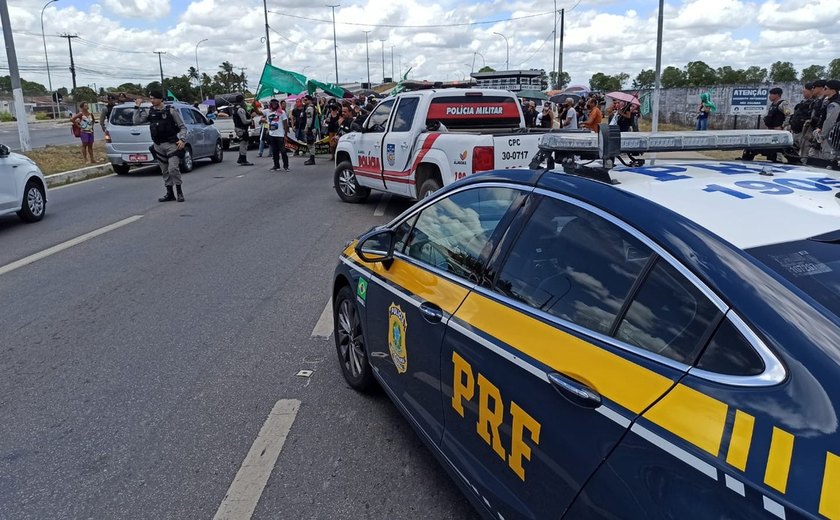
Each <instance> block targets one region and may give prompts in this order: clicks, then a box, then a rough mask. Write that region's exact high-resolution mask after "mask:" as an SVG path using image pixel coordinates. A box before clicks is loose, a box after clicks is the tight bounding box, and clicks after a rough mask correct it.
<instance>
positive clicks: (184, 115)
mask: <svg viewBox="0 0 840 520" xmlns="http://www.w3.org/2000/svg"><path fill="white" fill-rule="evenodd" d="M180 113H181V119H183V120H184V124H185V125H192V124H195V119H193V115H192V110H190V109H189V108H182V109H181V110H180Z"/></svg>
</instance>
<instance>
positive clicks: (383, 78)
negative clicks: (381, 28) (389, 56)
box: [379, 40, 393, 83]
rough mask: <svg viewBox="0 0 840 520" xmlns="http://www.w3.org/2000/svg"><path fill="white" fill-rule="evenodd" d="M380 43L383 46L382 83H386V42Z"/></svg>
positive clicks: (381, 41)
mask: <svg viewBox="0 0 840 520" xmlns="http://www.w3.org/2000/svg"><path fill="white" fill-rule="evenodd" d="M379 42H380V43H381V44H382V83H385V40H379ZM392 79H393V78H392Z"/></svg>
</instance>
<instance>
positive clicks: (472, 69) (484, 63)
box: [470, 51, 487, 73]
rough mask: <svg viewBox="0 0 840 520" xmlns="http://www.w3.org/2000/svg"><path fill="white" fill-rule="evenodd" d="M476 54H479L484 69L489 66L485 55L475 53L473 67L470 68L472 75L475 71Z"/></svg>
mask: <svg viewBox="0 0 840 520" xmlns="http://www.w3.org/2000/svg"><path fill="white" fill-rule="evenodd" d="M476 54H478V55H479V56H481V63H482V65H481V66H482V67H486V66H487V60H485V59H484V55H483V54H481V53H480V52H478V51H473V61H472V67H471V68H470V73H472V72H473V71H474V70H475V55H476Z"/></svg>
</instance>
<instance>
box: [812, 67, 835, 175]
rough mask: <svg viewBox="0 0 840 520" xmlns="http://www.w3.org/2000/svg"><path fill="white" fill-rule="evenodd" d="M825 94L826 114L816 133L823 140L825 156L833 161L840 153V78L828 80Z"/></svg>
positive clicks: (823, 104)
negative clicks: (839, 121) (839, 120)
mask: <svg viewBox="0 0 840 520" xmlns="http://www.w3.org/2000/svg"><path fill="white" fill-rule="evenodd" d="M825 95H826V97H825V99H824V100H823V103H822V108H823V114H824V115H823V116H822V120H821V122H820V126H819V128H817V129H815V130H814V135H815V136H817V139H819V140H820V141H821V142H822V146H823V156H825V158H826V159H828V160H829V161H832V162H833V161H834V160H836V159H837V156H838V153H840V126H838V125H837V121H838V116H840V80H836V79H830V80H828V81H826V82H825ZM835 127H837V128H835Z"/></svg>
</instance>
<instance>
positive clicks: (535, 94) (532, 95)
mask: <svg viewBox="0 0 840 520" xmlns="http://www.w3.org/2000/svg"><path fill="white" fill-rule="evenodd" d="M517 96H518V97H521V98H528V99H539V100H541V101H548V96H546V95H545V94H544V93H542V92H540V91H539V90H520V91H519V93H518V94H517Z"/></svg>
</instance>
